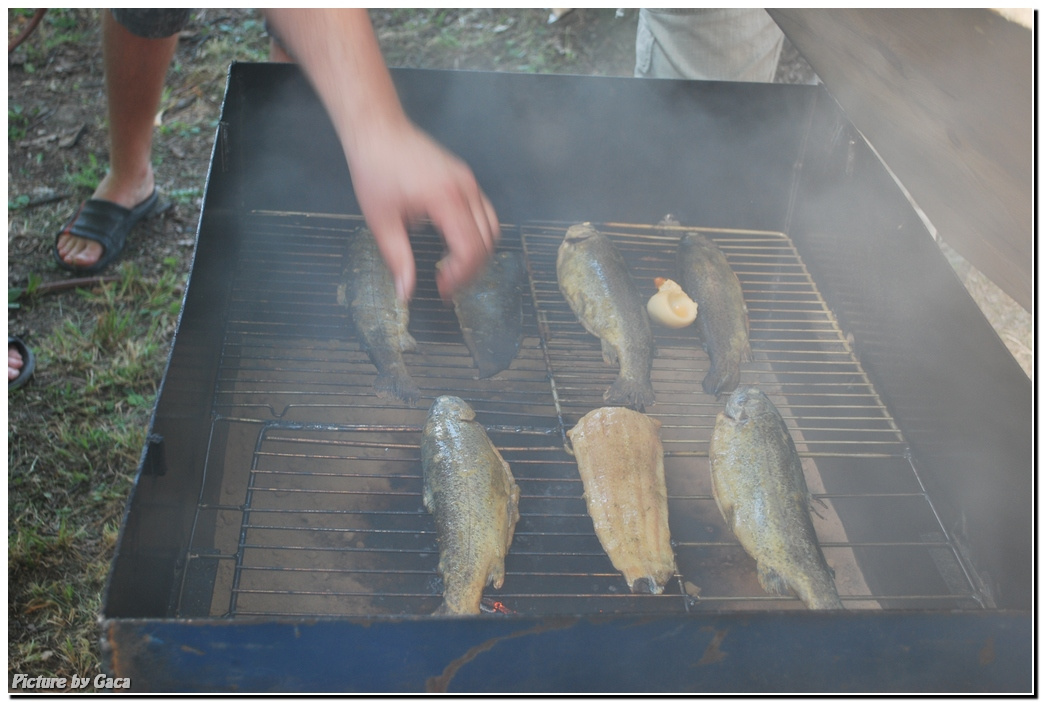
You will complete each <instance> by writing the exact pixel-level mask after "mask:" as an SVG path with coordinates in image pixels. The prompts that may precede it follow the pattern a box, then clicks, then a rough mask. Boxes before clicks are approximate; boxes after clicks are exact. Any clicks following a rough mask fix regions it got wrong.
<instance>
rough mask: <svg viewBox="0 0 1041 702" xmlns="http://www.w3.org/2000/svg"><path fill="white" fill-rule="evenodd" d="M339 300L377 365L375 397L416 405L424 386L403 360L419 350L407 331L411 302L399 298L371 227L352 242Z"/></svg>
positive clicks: (348, 247) (361, 230)
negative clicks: (405, 356) (415, 379)
mask: <svg viewBox="0 0 1041 702" xmlns="http://www.w3.org/2000/svg"><path fill="white" fill-rule="evenodd" d="M338 298H339V301H340V303H341V304H344V305H346V306H347V309H348V310H350V313H351V320H352V321H353V322H354V328H355V329H356V330H357V333H358V337H359V339H360V340H361V345H362V347H363V348H364V349H365V351H366V353H368V354H369V359H370V360H371V361H372V364H373V365H374V366H376V371H377V375H376V381H375V383H374V384H373V387H374V388H375V390H376V395H378V396H379V397H396V398H397V399H399V400H401V401H403V402H407V403H408V404H409V406H412V407H414V406H415V404H416V400H417V399H419V388H418V387H416V383H415V381H413V380H412V376H410V375H409V373H408V368H406V366H405V359H404V357H403V356H402V352H404V351H415V350H416V340H415V339H413V338H412V335H411V334H409V332H408V304H407V303H404V302H401V301H400V300H398V298H397V295H396V293H395V291H394V281H393V279H392V278H391V275H390V271H389V270H388V269H387V264H385V263H384V262H383V257H382V256H380V252H379V248H378V247H377V246H376V240H375V239H374V238H373V236H372V232H370V231H369V230H368V229H367V228H364V227H363V228H361V229H359V230H358V231H357V232H356V233H355V234H354V235H353V236H352V237H351V239H350V241H349V242H348V245H347V269H346V270H345V271H344V281H343V284H342V285H341V286H340V288H339V290H338Z"/></svg>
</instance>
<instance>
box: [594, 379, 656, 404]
mask: <svg viewBox="0 0 1041 702" xmlns="http://www.w3.org/2000/svg"><path fill="white" fill-rule="evenodd" d="M604 400H606V401H607V402H609V403H612V404H619V405H625V406H627V407H633V408H634V409H636V410H638V411H640V412H642V411H643V409H644V408H645V407H649V406H650V405H653V404H654V389H653V388H652V387H651V386H650V383H647V382H644V381H642V380H634V379H632V378H623V377H621V376H619V377H618V378H617V379H616V380H615V381H614V383H613V384H612V385H611V387H609V388H608V389H607V392H605V393H604Z"/></svg>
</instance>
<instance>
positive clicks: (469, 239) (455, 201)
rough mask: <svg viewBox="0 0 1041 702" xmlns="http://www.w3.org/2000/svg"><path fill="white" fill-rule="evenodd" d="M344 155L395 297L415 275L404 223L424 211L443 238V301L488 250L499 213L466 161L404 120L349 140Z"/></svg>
mask: <svg viewBox="0 0 1041 702" xmlns="http://www.w3.org/2000/svg"><path fill="white" fill-rule="evenodd" d="M347 162H348V165H349V166H350V169H351V178H352V180H353V183H354V191H355V194H356V195H357V198H358V204H359V205H360V207H361V211H362V214H363V215H364V216H365V221H366V223H367V224H368V226H369V229H370V230H371V231H372V233H373V236H374V237H375V238H376V243H377V245H378V246H379V249H380V253H381V254H382V256H383V260H384V261H386V263H387V267H388V268H389V269H390V272H391V275H392V276H393V278H394V284H395V288H396V290H397V294H398V297H399V298H401V299H403V300H407V299H409V298H411V296H412V292H413V289H414V287H415V282H416V266H415V259H414V257H413V255H412V246H411V244H410V242H409V238H408V227H409V224H410V223H412V222H415V221H417V220H419V219H421V218H424V217H428V218H429V219H430V220H431V221H432V222H433V224H434V226H435V227H436V228H437V229H438V231H439V232H440V233H441V236H442V238H443V239H444V243H445V246H446V247H447V249H448V253H447V255H446V256H445V258H444V259H443V260H442V261H441V263H440V265H439V266H438V271H437V289H438V293H439V294H440V295H441V297H442V298H443V299H445V300H449V299H451V296H452V293H453V292H454V291H455V290H456V289H457V288H458V287H459V286H461V285H462V284H464V283H466V282H467V281H468V280H470V278H471V277H473V275H474V274H476V273H477V271H478V270H479V268H480V266H481V265H482V264H483V262H484V260H485V259H486V258H487V257H488V256H489V255H490V254H491V253H492V252H493V251H494V250H495V243H496V241H497V240H498V238H499V220H498V217H497V216H496V214H495V208H494V207H492V204H491V202H490V201H489V200H488V198H487V197H486V196H485V194H484V192H482V191H481V188H480V187H479V186H478V184H477V180H476V178H475V177H474V175H473V173H472V172H471V170H470V168H469V167H468V166H467V165H466V164H465V163H463V162H462V161H461V160H460V159H458V158H457V157H456V156H454V155H453V154H451V153H450V152H449V151H447V150H446V149H444V148H443V147H442V146H441V145H439V144H438V143H437V142H435V141H434V140H433V139H432V138H430V137H429V136H428V135H427V134H425V133H424V132H423V131H422V130H420V129H419V128H418V127H416V126H415V125H414V124H412V123H411V122H410V121H408V120H407V119H403V120H401V121H399V122H398V123H397V124H380V125H378V128H375V129H373V131H372V133H370V134H368V135H367V137H366V138H360V139H357V140H355V141H354V142H353V148H352V150H351V151H350V152H348V153H347Z"/></svg>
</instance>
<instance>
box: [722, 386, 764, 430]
mask: <svg viewBox="0 0 1041 702" xmlns="http://www.w3.org/2000/svg"><path fill="white" fill-rule="evenodd" d="M770 411H775V410H773V403H772V402H770V398H769V397H767V396H766V393H764V392H763V391H762V390H760V389H759V388H757V387H754V386H751V385H740V386H738V387H736V388H734V392H733V393H731V394H730V399H728V400H727V404H726V407H725V408H724V409H723V413H724V414H725V415H726V416H727V417H729V418H730V419H731V420H733V421H735V422H737V423H738V424H744V423H745V422H747V421H748V420H749V419H751V418H753V417H756V416H759V415H761V414H765V413H768V412H770Z"/></svg>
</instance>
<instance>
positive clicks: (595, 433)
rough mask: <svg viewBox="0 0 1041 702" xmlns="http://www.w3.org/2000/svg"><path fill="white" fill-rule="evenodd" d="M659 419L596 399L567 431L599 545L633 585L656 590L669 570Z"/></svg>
mask: <svg viewBox="0 0 1041 702" xmlns="http://www.w3.org/2000/svg"><path fill="white" fill-rule="evenodd" d="M660 431H661V422H660V421H658V420H657V419H655V418H654V417H648V416H647V415H646V414H641V413H639V412H634V411H633V410H631V409H628V408H626V407H601V408H600V409H595V410H593V411H592V412H589V413H588V414H587V415H585V416H584V417H582V419H580V420H578V423H577V424H575V427H574V428H573V429H571V430H570V431H569V432H568V433H567V435H568V438H569V439H571V446H572V448H573V451H574V454H575V461H576V462H577V463H578V472H579V475H581V476H582V485H583V487H584V488H585V500H586V508H587V509H588V510H589V516H590V517H592V518H593V528H594V529H595V531H596V536H597V538H598V539H600V545H601V546H603V547H604V551H605V552H606V553H607V555H608V556H609V557H610V558H611V564H612V565H614V567H615V568H617V569H618V570H619V571H621V573H622V575H624V576H625V582H626V583H627V584H628V585H629V589H630V590H631V591H633V592H641V593H650V594H654V595H657V594H660V593H661V592H662V591H663V590H664V588H665V584H666V583H667V582H668V581H669V578H671V577H672V575H673V574H674V573H675V572H676V560H675V558H674V555H673V552H672V544H671V542H670V538H671V537H670V533H669V504H668V495H667V494H666V489H665V463H664V458H665V451H664V448H663V446H662V443H661V437H660Z"/></svg>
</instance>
